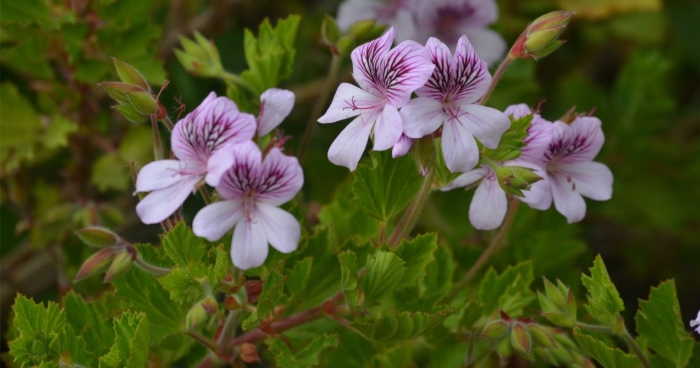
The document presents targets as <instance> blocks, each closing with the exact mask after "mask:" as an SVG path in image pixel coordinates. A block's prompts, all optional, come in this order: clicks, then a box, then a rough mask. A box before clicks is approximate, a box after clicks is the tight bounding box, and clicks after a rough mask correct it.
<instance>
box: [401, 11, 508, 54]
mask: <svg viewBox="0 0 700 368" xmlns="http://www.w3.org/2000/svg"><path fill="white" fill-rule="evenodd" d="M413 8H414V14H415V17H416V27H415V28H414V29H415V30H416V33H415V34H414V35H410V37H408V38H410V39H412V40H416V41H418V42H425V41H426V40H427V39H428V38H429V37H437V38H439V39H440V40H442V41H443V42H445V43H446V44H447V45H449V46H450V47H454V45H455V44H456V43H457V42H458V39H459V38H460V37H461V36H462V35H467V37H469V41H471V44H472V46H474V49H475V50H476V53H477V54H478V55H479V57H480V58H481V59H483V60H484V61H486V63H487V64H489V65H491V64H493V63H495V62H496V61H498V60H500V59H501V58H502V57H503V53H504V52H505V51H506V42H505V41H504V40H503V38H502V37H501V36H500V35H499V34H498V33H497V32H495V31H492V30H490V29H488V28H486V27H487V26H488V25H490V24H492V23H494V22H496V20H497V19H498V5H497V4H496V1H495V0H430V1H424V0H414V5H413ZM407 36H409V35H407Z"/></svg>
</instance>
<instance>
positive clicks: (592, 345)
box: [574, 329, 639, 368]
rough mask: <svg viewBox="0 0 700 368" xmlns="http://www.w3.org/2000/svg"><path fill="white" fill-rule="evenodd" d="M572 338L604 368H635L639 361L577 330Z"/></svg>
mask: <svg viewBox="0 0 700 368" xmlns="http://www.w3.org/2000/svg"><path fill="white" fill-rule="evenodd" d="M574 337H575V338H576V341H577V342H578V344H579V347H580V348H581V349H582V350H583V351H585V352H586V353H588V354H589V355H590V356H592V357H593V358H595V360H597V361H598V362H599V363H600V364H601V365H602V366H603V367H604V368H628V367H629V368H637V367H638V366H639V360H638V359H637V357H635V356H634V355H631V354H627V353H625V352H623V351H622V350H620V349H618V348H615V347H610V346H608V344H607V343H604V342H602V341H600V340H597V339H596V338H595V337H593V336H592V335H589V334H587V333H585V332H582V331H580V330H579V329H574Z"/></svg>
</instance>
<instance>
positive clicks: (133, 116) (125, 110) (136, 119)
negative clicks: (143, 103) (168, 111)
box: [112, 105, 148, 123]
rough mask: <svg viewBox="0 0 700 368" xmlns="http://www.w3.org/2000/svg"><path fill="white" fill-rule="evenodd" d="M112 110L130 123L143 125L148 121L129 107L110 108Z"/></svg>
mask: <svg viewBox="0 0 700 368" xmlns="http://www.w3.org/2000/svg"><path fill="white" fill-rule="evenodd" d="M112 108H113V109H114V110H115V111H117V112H118V113H120V114H121V115H122V116H123V117H125V118H126V120H129V121H130V122H132V123H143V122H145V121H148V117H147V116H145V115H141V113H139V112H138V111H136V109H134V108H133V107H131V106H130V105H117V106H112Z"/></svg>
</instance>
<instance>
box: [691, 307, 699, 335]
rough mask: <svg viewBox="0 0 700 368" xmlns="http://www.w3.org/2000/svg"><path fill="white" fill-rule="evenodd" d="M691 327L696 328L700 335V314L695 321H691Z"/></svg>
mask: <svg viewBox="0 0 700 368" xmlns="http://www.w3.org/2000/svg"><path fill="white" fill-rule="evenodd" d="M690 327H692V328H695V331H697V333H699V334H700V312H698V316H697V317H695V319H694V320H692V321H690Z"/></svg>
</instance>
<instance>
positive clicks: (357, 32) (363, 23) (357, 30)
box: [345, 19, 377, 40]
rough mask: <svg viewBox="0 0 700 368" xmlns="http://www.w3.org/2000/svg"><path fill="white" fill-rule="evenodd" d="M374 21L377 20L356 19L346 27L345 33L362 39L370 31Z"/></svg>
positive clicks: (356, 38)
mask: <svg viewBox="0 0 700 368" xmlns="http://www.w3.org/2000/svg"><path fill="white" fill-rule="evenodd" d="M376 23H377V22H376V21H375V20H374V19H365V20H360V21H357V22H355V23H353V24H351V25H350V26H349V27H348V30H347V32H345V34H347V35H348V36H351V37H352V38H353V39H355V40H364V39H365V38H367V36H368V35H369V34H370V33H372V30H373V29H374V25H375V24H376Z"/></svg>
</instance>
